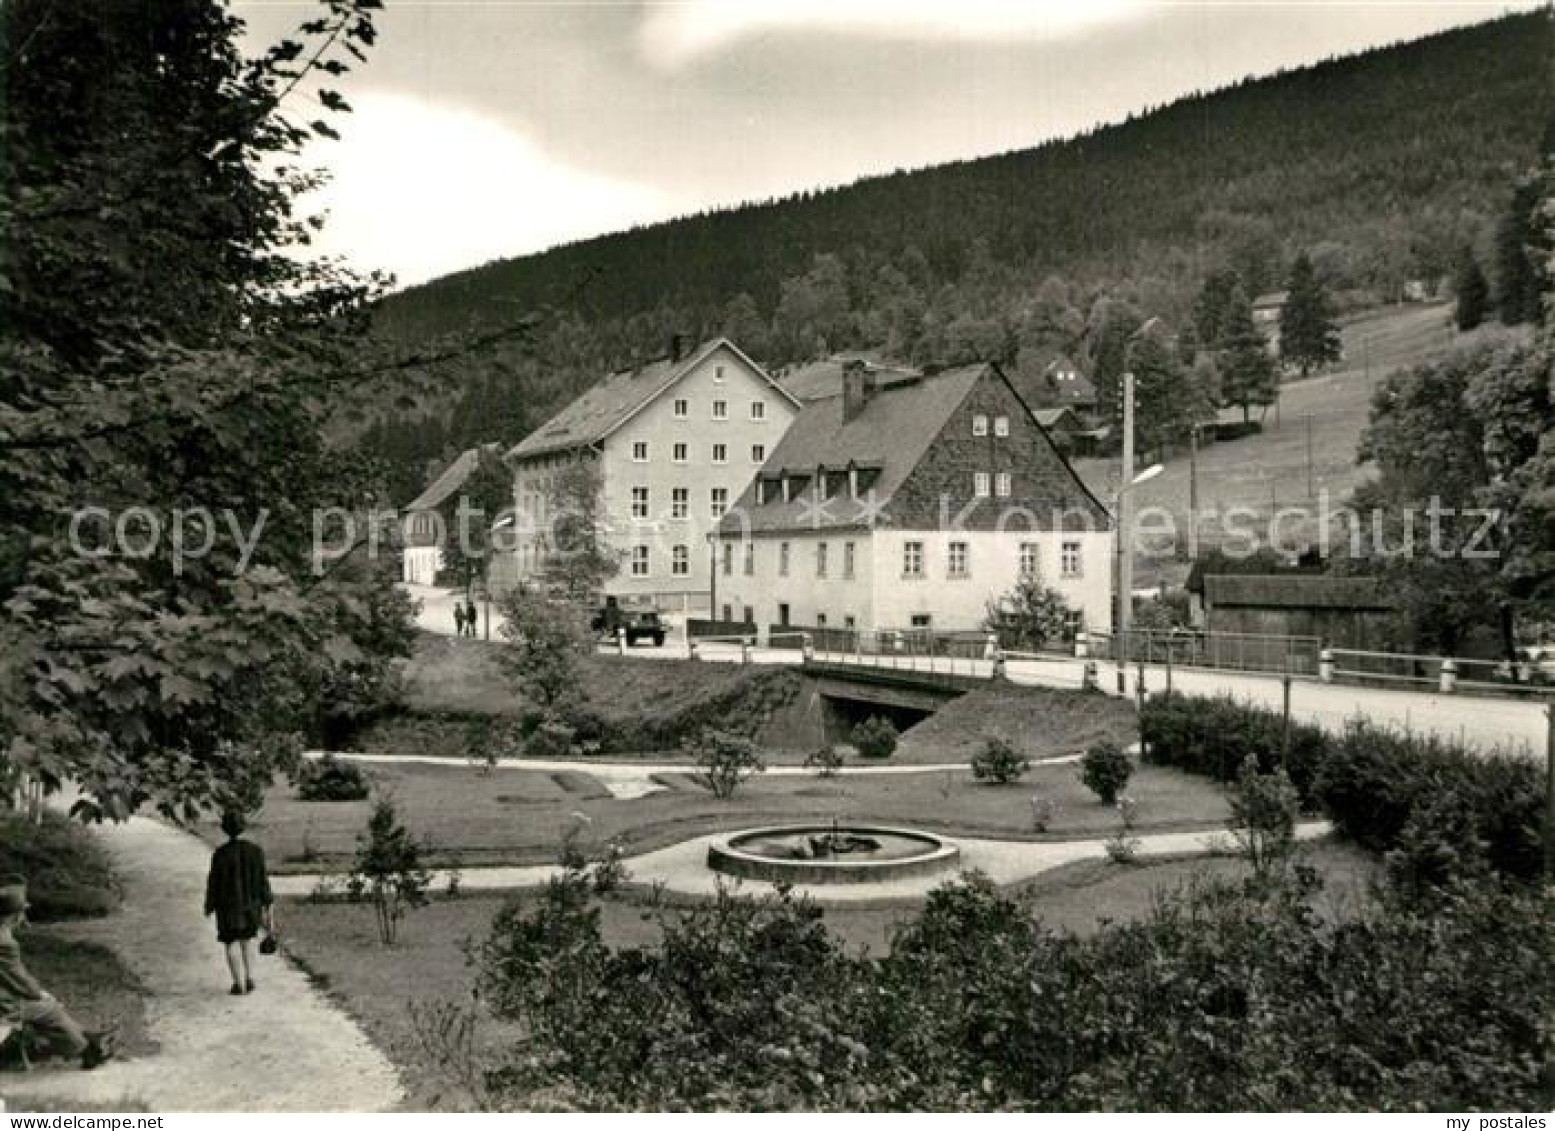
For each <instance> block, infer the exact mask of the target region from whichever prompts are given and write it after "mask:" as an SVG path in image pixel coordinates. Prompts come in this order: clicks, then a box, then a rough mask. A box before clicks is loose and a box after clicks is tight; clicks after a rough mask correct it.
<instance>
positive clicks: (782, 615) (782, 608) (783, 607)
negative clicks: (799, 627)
mask: <svg viewBox="0 0 1555 1131" xmlns="http://www.w3.org/2000/svg"><path fill="white" fill-rule="evenodd" d="M788 618H789V611H788V604H787V603H786V602H785V603H782V604H779V605H778V624H780V625H782V626H783V627H784V628H787V627H788Z"/></svg>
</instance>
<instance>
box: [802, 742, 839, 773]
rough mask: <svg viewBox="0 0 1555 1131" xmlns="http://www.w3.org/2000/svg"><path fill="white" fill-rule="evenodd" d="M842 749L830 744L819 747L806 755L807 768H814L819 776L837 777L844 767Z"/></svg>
mask: <svg viewBox="0 0 1555 1131" xmlns="http://www.w3.org/2000/svg"><path fill="white" fill-rule="evenodd" d="M842 763H843V757H842V751H841V750H838V749H837V748H836V747H835V746H832V745H830V744H828V745H826V746H821V747H817V748H816V749H814V750H812V751H810V753H808V754H806V755H805V760H804V764H805V769H807V770H814V771H815V773H816V775H817V776H818V777H823V778H830V777H836V776H837V771H838V770H840V769H842Z"/></svg>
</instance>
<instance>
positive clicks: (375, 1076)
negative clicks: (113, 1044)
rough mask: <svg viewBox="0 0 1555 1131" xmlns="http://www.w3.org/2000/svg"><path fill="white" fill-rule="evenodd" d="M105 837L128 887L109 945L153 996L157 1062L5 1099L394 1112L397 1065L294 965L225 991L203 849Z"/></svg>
mask: <svg viewBox="0 0 1555 1131" xmlns="http://www.w3.org/2000/svg"><path fill="white" fill-rule="evenodd" d="M101 835H102V837H103V840H104V842H105V843H106V844H107V846H108V848H109V850H110V851H111V852H112V853H113V856H114V861H115V866H116V868H117V869H118V871H119V874H120V876H121V877H122V879H123V881H124V888H125V900H124V907H123V909H122V911H121V912H120V913H119V914H118V915H117V916H115V917H114V919H113V920H111V923H112V924H113V925H114V926H115V927H116V935H115V937H114V938H113V940H112V945H113V948H114V949H115V950H116V951H117V952H118V953H119V954H120V956H121V957H122V958H123V959H124V961H125V963H126V965H128V966H129V967H130V969H131V970H132V971H133V972H134V973H135V975H136V976H137V977H138V978H139V979H140V981H141V983H142V984H143V985H144V986H145V988H146V991H147V996H148V1000H147V1003H146V1005H147V1023H148V1028H149V1029H150V1035H151V1037H152V1039H153V1040H155V1041H156V1042H157V1045H158V1046H159V1050H160V1051H158V1052H157V1053H155V1054H154V1055H151V1056H148V1057H144V1058H140V1059H130V1060H116V1061H113V1062H111V1063H109V1064H107V1065H105V1066H103V1067H102V1068H99V1069H97V1070H96V1071H93V1072H82V1071H80V1070H79V1069H76V1068H73V1067H65V1066H59V1067H55V1066H54V1065H53V1064H50V1065H48V1066H42V1065H40V1066H39V1067H37V1068H35V1069H34V1070H33V1072H31V1073H29V1074H25V1075H23V1074H10V1073H7V1074H6V1075H5V1076H4V1077H0V1086H3V1090H4V1091H10V1092H14V1093H16V1094H17V1095H22V1096H31V1097H37V1098H43V1097H50V1098H55V1099H58V1100H59V1101H60V1102H62V1103H70V1102H80V1103H83V1104H86V1103H90V1104H117V1103H122V1102H126V1101H139V1102H140V1103H141V1104H144V1105H145V1106H146V1107H148V1108H149V1109H150V1110H152V1111H155V1112H180V1111H220V1112H280V1111H362V1112H371V1111H383V1110H387V1109H390V1108H393V1107H394V1106H395V1105H396V1104H398V1103H399V1101H400V1098H401V1096H402V1094H403V1093H402V1091H401V1089H400V1084H399V1080H398V1078H397V1076H396V1075H395V1072H394V1069H393V1067H392V1066H391V1065H390V1064H389V1062H388V1061H387V1060H386V1059H385V1058H384V1057H383V1055H382V1054H381V1053H379V1052H378V1050H377V1049H375V1048H374V1047H373V1046H372V1045H371V1044H369V1043H368V1041H367V1038H366V1037H365V1036H364V1035H363V1034H362V1032H361V1030H360V1029H358V1028H357V1026H356V1024H355V1022H353V1021H351V1020H350V1019H349V1018H347V1017H346V1015H345V1014H344V1013H342V1012H341V1011H340V1010H339V1009H337V1008H335V1007H334V1006H333V1005H331V1004H330V1003H329V1002H328V1001H326V1000H325V999H324V997H323V996H322V995H321V994H319V993H318V992H316V991H315V990H314V989H313V988H312V987H311V986H310V985H309V983H308V980H307V978H306V977H305V976H304V975H303V973H302V972H301V971H300V970H298V969H296V968H295V967H293V966H292V965H291V964H290V963H288V962H286V961H284V960H282V959H278V958H271V957H261V958H260V960H259V961H260V967H259V971H258V974H259V977H258V979H257V980H258V982H259V988H258V990H257V991H256V992H255V993H252V994H249V995H246V996H243V997H232V996H230V995H229V994H228V993H227V987H228V984H229V977H228V974H227V968H226V963H225V961H224V959H223V957H222V952H221V948H220V946H219V945H218V944H217V942H216V938H215V930H214V928H213V927H212V926H211V921H210V920H207V919H205V918H203V917H202V916H201V914H200V912H201V908H202V904H203V901H204V897H205V874H206V869H207V867H208V864H209V860H210V850H209V849H208V848H207V847H206V846H205V845H204V844H202V843H201V842H200V841H198V840H196V839H195V838H194V837H192V836H189V835H187V834H185V833H183V832H180V831H178V830H177V829H174V828H172V827H170V826H168V825H165V824H162V823H161V822H159V821H154V820H149V819H147V818H143V817H136V818H134V819H132V820H130V821H129V822H128V823H126V824H122V825H116V826H107V827H105V828H103V830H102V834H101ZM280 927H281V929H282V932H283V933H284V931H285V928H286V924H285V921H284V918H283V919H282V920H281V922H280ZM66 1004H67V1005H68V1004H69V1003H68V1002H67V1003H66ZM54 1063H57V1062H54Z"/></svg>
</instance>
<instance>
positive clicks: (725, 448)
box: [713, 444, 729, 463]
mask: <svg viewBox="0 0 1555 1131" xmlns="http://www.w3.org/2000/svg"><path fill="white" fill-rule="evenodd" d="M713 462H714V463H728V462H729V445H728V444H714V445H713Z"/></svg>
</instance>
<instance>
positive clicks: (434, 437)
mask: <svg viewBox="0 0 1555 1131" xmlns="http://www.w3.org/2000/svg"><path fill="white" fill-rule="evenodd" d="M1552 28H1555V24H1552V21H1551V17H1550V14H1549V11H1548V10H1541V11H1538V12H1533V13H1527V14H1522V15H1512V16H1506V17H1503V18H1500V19H1497V20H1494V21H1491V22H1488V23H1484V24H1480V25H1476V26H1474V27H1469V28H1464V29H1459V30H1455V31H1450V32H1447V33H1443V34H1440V35H1436V36H1432V37H1430V38H1427V39H1423V40H1419V41H1417V42H1413V43H1408V44H1402V45H1397V46H1392V47H1388V48H1383V49H1378V50H1374V51H1369V52H1366V53H1364V54H1360V55H1356V56H1352V57H1347V58H1342V59H1337V60H1332V61H1329V62H1325V63H1322V64H1319V65H1316V66H1312V67H1308V68H1303V69H1301V70H1297V71H1292V72H1286V73H1280V74H1276V75H1274V76H1272V77H1268V78H1262V79H1257V80H1251V79H1250V80H1246V81H1244V82H1241V83H1239V84H1237V85H1235V86H1233V87H1230V88H1227V89H1224V90H1220V91H1217V92H1214V93H1211V94H1203V95H1197V96H1193V97H1189V98H1185V99H1183V100H1181V101H1178V102H1176V103H1173V104H1172V105H1170V106H1166V107H1163V108H1160V109H1155V110H1151V111H1149V112H1145V113H1141V114H1139V115H1137V116H1134V117H1131V118H1130V119H1129V120H1128V121H1126V122H1123V123H1120V124H1117V125H1111V126H1107V127H1104V128H1100V129H1097V130H1095V131H1093V132H1091V133H1088V134H1085V135H1082V136H1079V137H1075V138H1071V139H1068V140H1063V141H1054V142H1050V143H1047V144H1044V145H1041V146H1038V147H1036V148H1034V149H1029V150H1023V151H1019V152H1014V153H1009V154H1004V155H1001V156H996V157H989V158H983V159H980V160H974V161H965V162H958V163H955V164H950V165H945V166H939V167H935V168H931V169H924V170H918V171H913V172H898V173H895V174H892V175H890V176H883V177H875V178H870V179H867V180H863V181H860V182H858V183H856V184H853V185H850V186H847V187H844V188H837V189H830V190H826V191H818V192H813V193H803V194H799V195H797V196H794V197H790V198H788V199H784V200H779V201H771V202H765V203H760V204H748V205H744V206H741V207H737V208H730V209H726V210H721V211H714V212H709V213H704V214H700V215H696V216H690V217H686V218H683V219H679V220H675V221H672V222H668V223H663V224H657V225H654V226H651V227H646V228H640V229H635V230H632V231H628V232H623V233H619V234H615V235H609V236H604V237H600V238H597V239H593V240H588V241H586V242H582V243H577V244H572V245H569V246H565V247H560V248H555V249H552V250H550V251H547V252H544V253H542V254H539V255H534V256H528V257H524V258H520V259H514V260H507V261H501V262H494V263H490V264H487V265H485V266H482V267H478V268H475V269H473V270H470V271H465V272H461V273H459V274H456V275H451V276H447V277H445V278H442V279H438V280H435V281H433V282H431V283H428V284H426V285H424V286H420V287H416V288H413V289H410V290H407V291H405V292H402V293H400V294H398V295H395V296H392V297H391V298H389V299H388V300H386V301H385V302H384V303H383V304H382V306H381V308H380V310H379V312H378V315H377V326H378V329H379V331H380V332H381V333H383V334H385V335H388V336H391V337H394V338H397V339H399V340H401V341H405V342H417V343H419V342H422V341H424V340H426V339H428V338H430V337H433V336H437V335H443V334H449V333H458V332H464V331H471V330H487V329H491V328H493V327H500V326H502V325H505V324H508V323H511V322H513V321H514V320H515V319H516V318H518V317H520V316H521V315H524V314H529V315H532V316H538V323H537V328H536V332H535V335H534V337H533V339H532V340H531V341H529V342H527V343H525V344H522V345H518V344H514V345H509V346H506V347H504V348H501V349H498V350H495V351H492V350H487V351H484V352H483V353H480V354H476V355H472V356H471V357H470V359H469V360H468V361H467V362H465V363H462V364H459V365H455V366H452V367H450V370H449V379H448V380H449V388H450V397H451V402H450V404H449V405H444V406H439V407H437V408H436V409H434V410H431V412H430V415H418V416H417V417H415V418H413V419H406V418H403V417H401V418H396V419H389V418H385V419H384V420H383V421H381V422H380V423H379V424H378V426H376V427H375V428H374V429H373V430H372V432H371V433H370V434H369V437H368V441H369V445H370V446H371V447H374V448H376V449H378V451H379V452H380V454H382V455H383V456H384V457H385V458H386V460H387V461H388V462H390V463H391V464H395V465H397V466H398V467H399V468H400V469H401V471H400V475H399V477H398V478H399V479H400V482H399V483H398V484H396V490H399V491H404V490H406V489H414V487H416V486H419V479H420V477H421V475H422V474H423V473H424V471H425V465H426V464H427V463H428V462H430V461H433V460H435V459H436V458H439V457H441V456H442V455H444V454H446V453H448V452H449V451H452V450H455V449H457V448H459V447H463V446H467V445H469V444H473V443H475V442H478V441H481V440H488V439H495V440H505V441H512V440H516V439H518V438H519V436H520V435H522V433H523V431H524V430H525V429H526V428H528V427H533V426H535V425H537V424H539V423H540V422H541V421H542V420H543V419H544V418H545V416H546V415H548V414H549V413H550V412H552V411H554V410H555V409H556V408H557V407H559V406H560V404H561V403H563V402H564V401H565V400H566V399H568V398H569V397H570V396H572V395H574V394H575V393H576V392H577V391H578V390H580V389H581V388H583V387H584V386H586V385H587V384H588V383H589V382H591V381H592V380H594V379H596V378H597V377H598V375H599V374H600V373H601V372H603V371H604V370H606V369H607V368H610V367H613V366H616V365H621V364H626V363H629V362H631V361H632V360H634V359H638V358H642V357H645V356H651V355H654V354H656V353H661V352H663V348H664V343H665V342H666V341H667V338H668V336H669V334H670V333H671V332H673V331H682V332H689V333H693V334H696V333H702V334H710V333H716V332H721V333H727V334H729V335H730V336H732V337H734V338H735V339H736V340H738V341H739V342H740V343H741V344H742V345H744V346H746V347H747V348H748V349H750V350H751V351H752V352H753V353H754V354H755V355H756V356H757V357H758V358H759V359H761V360H763V361H764V362H766V363H768V364H769V365H771V366H773V367H782V366H784V365H786V364H790V363H793V362H796V361H799V360H803V359H805V358H809V357H813V356H816V355H819V354H823V353H826V352H831V351H836V350H840V349H854V348H866V349H873V350H876V351H879V352H882V353H885V354H889V355H891V356H894V357H898V358H902V359H906V360H914V361H925V360H930V359H935V360H957V359H960V358H965V357H972V356H978V357H991V358H996V359H998V360H1000V361H1002V362H1004V363H1005V364H1007V365H1009V366H1011V367H1012V368H1013V369H1015V370H1019V371H1030V370H1035V369H1038V368H1040V367H1041V366H1044V365H1045V364H1046V363H1047V361H1048V360H1050V359H1051V357H1052V356H1053V355H1054V354H1055V353H1058V352H1064V353H1070V354H1073V355H1075V356H1077V357H1078V358H1079V359H1080V360H1081V361H1082V363H1087V364H1090V365H1092V366H1094V367H1099V368H1106V367H1107V365H1108V362H1107V355H1109V353H1110V354H1112V355H1116V353H1117V348H1116V346H1117V343H1118V342H1119V340H1120V339H1121V338H1123V337H1126V335H1127V334H1128V333H1129V332H1131V331H1132V330H1133V329H1134V328H1135V327H1137V326H1138V325H1139V324H1140V323H1141V322H1143V321H1144V320H1146V319H1148V318H1150V317H1152V316H1159V317H1160V318H1162V319H1164V320H1165V323H1166V324H1167V325H1168V326H1170V327H1172V328H1173V330H1174V331H1175V332H1177V333H1180V334H1184V335H1187V336H1189V337H1190V338H1191V335H1192V332H1193V323H1194V304H1195V300H1196V298H1197V296H1198V294H1199V292H1200V290H1201V288H1202V287H1203V284H1204V281H1205V280H1206V278H1208V277H1210V276H1211V275H1212V274H1215V273H1217V272H1220V273H1224V272H1227V271H1229V272H1231V273H1234V275H1235V277H1236V280H1237V282H1238V284H1239V288H1240V290H1241V292H1242V293H1243V294H1244V295H1247V296H1252V295H1256V294H1257V293H1259V292H1261V291H1266V290H1271V289H1276V288H1280V287H1284V286H1285V285H1286V282H1287V279H1288V277H1289V273H1290V270H1291V267H1292V265H1293V264H1294V263H1295V262H1296V261H1297V260H1298V258H1299V257H1301V256H1303V255H1305V256H1306V257H1307V258H1308V259H1309V260H1310V263H1311V265H1312V266H1313V268H1314V269H1315V271H1316V273H1317V275H1318V277H1319V278H1320V280H1321V282H1322V285H1323V286H1324V287H1325V288H1326V289H1327V292H1328V293H1329V294H1330V295H1331V296H1333V299H1334V301H1335V302H1336V303H1337V304H1338V306H1339V307H1340V308H1341V309H1342V308H1346V307H1351V308H1353V307H1362V306H1368V305H1373V304H1375V303H1377V302H1382V301H1388V300H1391V299H1395V298H1397V297H1398V296H1399V295H1400V294H1401V293H1402V292H1403V290H1404V288H1405V286H1406V284H1411V283H1413V284H1415V285H1417V286H1418V284H1420V283H1423V284H1424V285H1425V286H1426V288H1428V289H1430V288H1435V287H1437V286H1439V285H1445V283H1446V281H1447V280H1449V279H1451V278H1452V277H1453V276H1454V275H1455V274H1457V273H1461V272H1462V270H1463V268H1464V263H1465V260H1466V259H1467V260H1471V261H1475V262H1478V263H1482V264H1483V265H1484V273H1485V274H1486V275H1487V276H1488V277H1489V284H1490V287H1491V289H1492V291H1496V290H1497V289H1498V288H1504V287H1507V286H1514V285H1516V282H1515V280H1513V279H1512V278H1511V274H1512V272H1511V271H1509V269H1508V268H1507V267H1506V265H1505V264H1504V263H1503V262H1499V261H1498V258H1497V248H1498V240H1497V228H1498V224H1502V225H1503V226H1504V216H1505V214H1506V213H1507V211H1508V209H1509V207H1510V206H1511V204H1512V203H1513V200H1514V197H1515V195H1516V189H1517V185H1518V181H1519V177H1520V176H1521V174H1522V173H1523V172H1524V171H1525V170H1526V169H1527V168H1528V167H1529V166H1530V164H1531V163H1532V161H1533V159H1534V157H1535V154H1536V152H1537V151H1538V149H1539V143H1540V136H1541V133H1542V132H1543V131H1544V130H1545V128H1546V122H1548V121H1549V120H1550V117H1551V114H1552V111H1555V82H1552V74H1551V67H1552V64H1551V59H1552V58H1555V34H1552ZM1503 258H1504V257H1503ZM1503 275H1504V276H1507V278H1506V279H1505V280H1503V279H1502V278H1501V276H1503ZM1103 376H1104V378H1105V374H1103ZM461 399H462V402H463V403H462V404H461V403H459V401H460V400H461ZM424 412H425V410H424Z"/></svg>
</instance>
